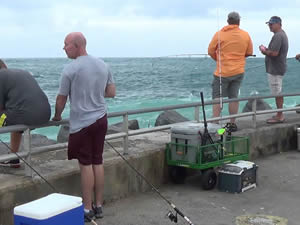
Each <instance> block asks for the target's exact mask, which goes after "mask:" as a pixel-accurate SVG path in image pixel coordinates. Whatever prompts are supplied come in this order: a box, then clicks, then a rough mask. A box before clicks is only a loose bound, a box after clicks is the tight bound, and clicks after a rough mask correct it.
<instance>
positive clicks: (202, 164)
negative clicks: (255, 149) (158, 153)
mask: <svg viewBox="0 0 300 225" xmlns="http://www.w3.org/2000/svg"><path fill="white" fill-rule="evenodd" d="M224 139H225V140H223V141H221V140H220V141H216V142H215V143H214V144H208V145H200V144H199V145H189V144H185V143H172V142H171V143H168V144H167V146H166V151H165V153H166V159H167V164H168V167H169V176H170V179H171V181H173V182H174V183H183V182H184V181H185V178H186V175H187V171H186V170H187V168H191V169H197V170H201V173H202V176H201V183H202V187H203V189H205V190H210V189H212V188H214V187H215V185H216V183H217V174H216V172H215V168H216V167H220V166H222V165H223V164H225V163H230V162H235V161H237V160H248V159H249V138H248V137H238V136H230V137H227V138H224Z"/></svg>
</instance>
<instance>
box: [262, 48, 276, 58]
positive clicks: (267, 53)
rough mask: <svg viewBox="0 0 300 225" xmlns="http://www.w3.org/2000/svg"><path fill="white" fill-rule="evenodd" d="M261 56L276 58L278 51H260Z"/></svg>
mask: <svg viewBox="0 0 300 225" xmlns="http://www.w3.org/2000/svg"><path fill="white" fill-rule="evenodd" d="M260 51H261V53H262V54H264V55H266V56H271V57H276V56H278V55H279V51H272V50H270V49H267V48H266V49H262V50H260Z"/></svg>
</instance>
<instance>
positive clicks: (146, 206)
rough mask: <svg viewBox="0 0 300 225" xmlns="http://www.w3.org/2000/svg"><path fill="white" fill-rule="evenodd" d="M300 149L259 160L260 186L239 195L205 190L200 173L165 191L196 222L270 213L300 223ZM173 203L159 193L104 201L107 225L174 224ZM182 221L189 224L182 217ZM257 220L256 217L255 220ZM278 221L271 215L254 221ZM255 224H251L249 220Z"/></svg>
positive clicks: (206, 224)
mask: <svg viewBox="0 0 300 225" xmlns="http://www.w3.org/2000/svg"><path fill="white" fill-rule="evenodd" d="M299 161H300V152H298V151H289V152H285V153H280V154H276V155H272V156H268V157H265V158H259V159H256V160H254V162H255V163H256V164H257V165H258V166H259V168H258V171H257V175H258V179H257V184H258V186H257V188H255V189H252V190H248V191H246V192H244V193H240V194H232V193H226V192H220V191H219V190H218V189H216V188H215V189H214V190H211V191H204V190H202V189H201V183H200V181H201V175H195V176H192V177H190V178H188V179H187V181H186V183H185V184H182V185H173V184H171V183H168V184H166V185H163V186H162V187H161V188H160V191H161V193H162V194H163V195H164V196H165V197H167V199H169V200H170V201H171V202H173V203H174V204H175V205H176V206H177V207H178V208H179V209H180V210H181V211H182V212H183V213H184V214H185V215H186V216H188V217H189V218H190V219H191V221H192V222H193V223H194V224H195V225H229V224H236V223H235V222H236V218H237V217H238V216H241V215H270V216H279V217H282V218H286V219H288V225H299V224H300V211H299V205H300V163H299ZM170 209H171V208H170V207H169V206H168V204H165V202H164V201H163V200H161V199H160V198H159V197H158V195H157V194H155V192H146V193H143V194H136V195H134V196H130V197H128V198H125V199H121V200H119V201H116V202H113V203H108V204H106V205H105V206H104V218H103V219H101V220H97V223H98V224H99V225H100V224H105V225H115V224H122V225H136V224H139V225H150V224H155V225H160V224H161V225H168V224H174V223H172V222H171V221H170V220H169V219H168V218H166V214H167V212H168V210H170ZM178 219H179V222H178V224H187V223H186V222H184V221H183V219H182V218H181V217H180V216H178ZM253 221H255V220H253ZM252 224H253V225H279V223H278V224H277V223H273V224H272V223H271V222H268V220H260V223H258V222H256V223H254V222H253V223H251V225H252ZM249 225H250V223H249Z"/></svg>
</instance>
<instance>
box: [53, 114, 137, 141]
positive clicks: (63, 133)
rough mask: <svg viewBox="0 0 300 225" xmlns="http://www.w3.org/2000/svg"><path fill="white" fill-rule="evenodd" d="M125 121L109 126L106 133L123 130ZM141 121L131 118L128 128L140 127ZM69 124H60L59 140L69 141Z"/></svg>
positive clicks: (135, 128)
mask: <svg viewBox="0 0 300 225" xmlns="http://www.w3.org/2000/svg"><path fill="white" fill-rule="evenodd" d="M122 127H123V122H120V123H116V124H112V125H110V126H108V129H107V133H106V134H115V133H119V132H122ZM139 128H140V127H139V123H138V121H137V120H129V121H128V129H129V130H137V129H139ZM69 129H70V126H69V125H62V126H60V129H59V132H58V135H57V142H59V143H64V142H67V141H68V139H69Z"/></svg>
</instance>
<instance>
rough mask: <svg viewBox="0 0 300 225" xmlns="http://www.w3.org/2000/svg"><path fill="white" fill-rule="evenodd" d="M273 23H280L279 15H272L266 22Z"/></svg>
mask: <svg viewBox="0 0 300 225" xmlns="http://www.w3.org/2000/svg"><path fill="white" fill-rule="evenodd" d="M274 23H280V24H281V18H280V17H279V16H272V17H271V18H270V20H269V21H268V22H266V24H274Z"/></svg>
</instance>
